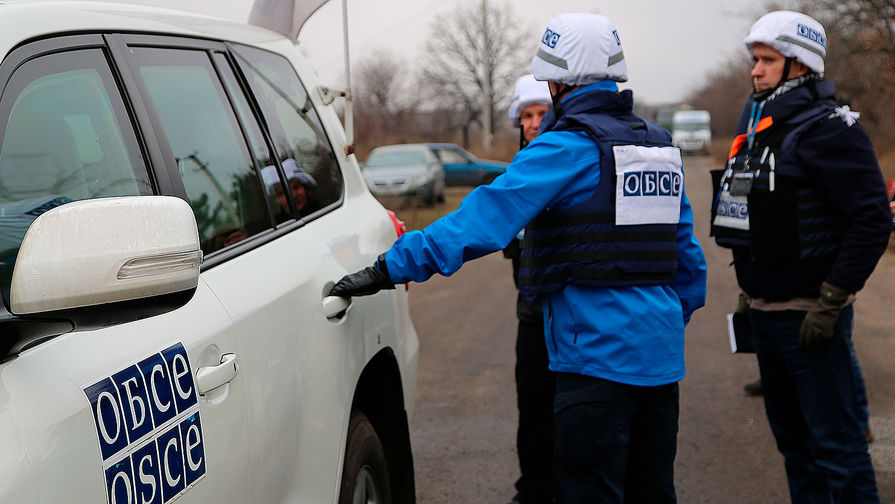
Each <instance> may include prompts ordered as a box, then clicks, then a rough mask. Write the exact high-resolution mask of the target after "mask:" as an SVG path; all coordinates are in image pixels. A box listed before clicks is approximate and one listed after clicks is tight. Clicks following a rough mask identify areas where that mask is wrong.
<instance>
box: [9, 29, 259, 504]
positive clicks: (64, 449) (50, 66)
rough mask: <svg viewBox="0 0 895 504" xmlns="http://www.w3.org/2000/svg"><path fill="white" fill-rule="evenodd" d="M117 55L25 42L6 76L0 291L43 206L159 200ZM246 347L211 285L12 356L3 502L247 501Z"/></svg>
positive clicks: (93, 40) (81, 43)
mask: <svg viewBox="0 0 895 504" xmlns="http://www.w3.org/2000/svg"><path fill="white" fill-rule="evenodd" d="M108 61H109V55H108V53H107V52H106V51H105V49H104V41H103V39H102V37H100V36H89V35H83V36H75V37H64V38H60V39H53V40H44V41H41V42H39V43H36V44H33V48H32V46H28V45H26V46H23V47H22V48H20V49H18V50H17V51H16V52H14V53H13V54H12V55H9V56H7V58H6V60H5V61H4V63H3V66H2V67H0V75H3V76H4V77H3V78H4V79H6V82H5V87H4V91H3V95H2V96H0V113H2V114H3V117H2V120H0V124H3V125H5V126H3V128H2V130H0V131H2V149H0V152H2V154H0V181H2V182H3V184H2V186H3V188H2V190H0V280H2V281H4V282H8V278H9V274H10V273H11V269H12V267H13V265H14V263H15V261H14V259H15V254H16V253H17V250H18V246H19V244H20V243H21V239H22V236H23V235H24V232H25V229H26V228H27V227H28V224H29V223H30V221H31V220H33V219H34V218H36V217H37V216H38V215H40V214H41V213H42V212H44V211H46V210H48V209H49V208H52V207H54V206H58V205H60V204H63V203H65V202H68V201H73V200H79V199H86V198H95V197H105V196H128V195H140V194H151V189H150V185H149V177H148V174H147V173H146V169H145V168H144V163H143V160H142V156H141V155H140V151H139V148H138V147H137V146H138V145H139V144H138V142H137V139H136V135H135V133H134V130H133V127H132V120H131V118H130V117H129V116H128V113H127V108H126V107H125V105H124V101H123V100H122V97H121V96H120V94H119V89H120V87H119V86H120V84H119V83H118V82H117V81H116V79H115V77H114V74H113V72H112V71H111V70H110V68H109V66H108ZM29 202H34V204H30V203H29ZM41 202H42V203H41ZM13 209H15V211H12V210H13ZM91 225H96V223H91ZM7 254H9V255H7ZM72 267H77V265H76V264H73V265H72ZM3 279H7V280H3ZM8 286H9V285H8V284H5V285H4V289H8ZM5 293H6V295H8V290H6V291H5ZM7 303H8V298H7ZM4 317H7V318H8V317H9V314H8V313H6V312H5V309H0V318H4ZM4 327H11V326H10V325H5V326H4ZM5 336H7V337H12V335H11V334H9V333H7V334H5ZM236 352H237V345H236V337H235V330H234V328H233V326H232V324H231V321H230V318H229V316H228V314H227V312H226V311H225V310H224V309H223V307H222V306H221V304H220V302H219V300H218V299H217V298H216V297H215V296H214V295H213V294H212V293H211V291H210V289H209V288H208V286H207V285H206V284H205V282H204V281H201V280H200V282H199V285H198V288H197V290H196V293H195V296H194V297H193V298H192V300H191V301H190V302H189V303H187V304H186V305H185V306H184V307H182V308H180V309H178V310H175V311H173V312H169V313H167V314H164V315H161V316H158V317H155V318H150V319H145V320H140V321H136V322H130V323H124V324H120V325H114V326H110V327H105V328H102V329H99V330H94V331H84V332H76V333H70V334H62V335H60V336H57V337H55V338H52V339H49V340H46V341H38V342H35V343H34V344H33V345H31V347H30V348H26V349H24V350H23V351H21V352H19V353H17V354H15V355H11V356H9V358H8V359H7V360H5V361H4V362H2V363H0V439H3V440H4V441H3V443H4V448H3V450H0V453H2V454H3V455H2V456H0V501H2V502H46V503H56V502H72V501H77V502H109V503H113V502H119V503H120V502H141V503H167V502H171V501H172V500H174V499H178V502H183V503H184V504H188V503H193V502H195V503H199V502H233V501H237V502H244V501H246V499H247V491H246V487H247V485H246V483H247V472H248V470H247V464H248V453H247V452H248V443H247V427H246V413H245V391H244V380H242V379H241V377H240V374H239V372H238V355H236ZM197 376H205V379H204V380H197V378H196V377H197ZM200 381H201V382H202V383H204V387H205V388H206V389H207V390H200V389H199V382H200ZM203 392H204V393H203ZM7 448H8V449H7Z"/></svg>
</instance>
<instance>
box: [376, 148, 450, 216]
mask: <svg viewBox="0 0 895 504" xmlns="http://www.w3.org/2000/svg"><path fill="white" fill-rule="evenodd" d="M363 172H364V179H366V181H367V186H368V187H369V188H370V191H372V192H373V194H375V195H377V196H403V197H406V198H417V199H421V200H423V202H425V203H426V204H428V205H433V204H435V203H436V202H438V203H443V202H444V196H445V195H444V191H445V173H444V169H443V168H442V166H441V161H440V160H439V159H438V157H437V156H436V155H435V153H434V152H432V149H430V148H429V147H428V146H427V145H426V144H400V145H384V146H382V147H376V148H375V149H373V150H372V151H371V152H370V155H369V156H367V161H366V163H364V170H363Z"/></svg>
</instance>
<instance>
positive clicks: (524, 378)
mask: <svg viewBox="0 0 895 504" xmlns="http://www.w3.org/2000/svg"><path fill="white" fill-rule="evenodd" d="M551 105H553V100H552V98H551V97H550V90H549V89H548V87H547V83H546V82H543V81H538V80H535V78H534V75H531V74H528V75H524V76H522V77H520V78H519V80H517V81H516V86H515V88H514V90H513V102H512V103H511V104H510V108H509V110H508V111H507V115H508V116H509V118H510V122H511V123H512V124H513V126H516V127H518V128H519V148H520V149H522V148H525V146H526V145H528V143H529V142H531V141H532V140H534V139H535V137H537V136H538V127H539V126H540V125H541V119H542V118H543V117H544V114H546V113H547V111H548V110H550V106H551ZM521 244H522V237H521V235H520V236H517V237H516V239H514V240H513V241H511V242H510V244H509V246H507V248H505V249H504V250H503V254H504V257H506V258H508V259H512V261H513V281H514V282H516V283H517V284H518V278H519V256H520V254H521V250H522V249H521ZM516 317H517V318H518V319H519V329H518V331H517V333H516V369H515V374H516V400H517V405H518V407H519V430H518V431H517V432H516V451H517V453H518V455H519V470H520V471H521V473H522V474H521V475H520V476H519V479H518V480H516V496H515V497H513V500H512V501H511V502H510V504H541V503H549V502H552V501H553V488H552V486H553V442H554V437H555V434H554V426H553V392H554V387H553V380H554V378H553V373H551V372H550V370H549V369H548V368H547V365H548V360H547V343H546V341H545V340H544V314H543V312H542V311H541V307H540V305H538V304H536V303H533V302H531V301H529V300H526V299H525V297H524V296H522V295H521V294H519V295H518V297H517V299H516Z"/></svg>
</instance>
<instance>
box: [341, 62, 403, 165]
mask: <svg viewBox="0 0 895 504" xmlns="http://www.w3.org/2000/svg"><path fill="white" fill-rule="evenodd" d="M407 73H408V72H407V71H406V66H405V64H404V62H403V61H402V60H400V59H399V58H397V57H395V56H394V55H393V54H391V53H389V52H377V53H375V54H374V55H373V56H372V57H371V58H369V59H366V60H364V61H363V62H361V63H360V64H358V65H357V69H356V70H355V81H356V83H355V86H354V91H353V95H354V96H353V100H354V105H355V112H354V113H355V130H356V131H357V138H358V147H359V151H366V150H368V149H369V148H372V147H375V146H376V145H380V144H382V143H384V142H400V143H404V142H406V141H407V140H408V138H409V137H408V135H409V134H410V133H411V132H412V131H413V130H414V127H413V125H412V124H411V123H412V121H413V116H414V112H415V110H416V108H417V103H418V98H417V96H416V94H414V93H412V92H411V91H410V90H409V89H408V87H409V86H408V84H407V82H408V81H407V80H408V75H407Z"/></svg>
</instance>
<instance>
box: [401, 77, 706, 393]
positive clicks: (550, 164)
mask: <svg viewBox="0 0 895 504" xmlns="http://www.w3.org/2000/svg"><path fill="white" fill-rule="evenodd" d="M617 91H618V88H617V85H616V84H615V83H614V82H612V81H601V82H597V83H594V84H591V85H588V86H586V87H583V88H581V89H578V90H576V91H575V92H573V93H571V94H570V95H569V96H568V97H566V98H565V100H570V99H573V98H575V97H578V99H582V98H584V99H586V98H587V96H583V95H585V94H588V93H606V92H613V93H614V92H617ZM565 100H564V101H565ZM599 180H600V154H599V150H598V149H597V146H596V144H595V142H594V141H593V140H592V139H591V138H590V137H589V136H588V134H587V133H585V132H581V131H547V132H543V133H541V134H540V135H538V137H537V138H535V139H534V140H533V141H532V142H531V143H530V144H529V145H528V146H527V147H526V148H525V149H522V150H521V151H520V152H519V153H518V154H516V156H515V158H514V159H513V161H512V163H511V164H510V165H509V166H508V167H507V170H506V172H505V173H504V174H503V175H501V176H500V177H498V178H497V179H495V180H494V181H493V182H492V183H491V184H489V185H487V186H481V187H478V188H476V189H475V190H474V191H472V192H470V193H469V195H467V196H466V198H464V199H463V202H462V203H461V205H460V208H458V209H457V210H456V211H454V212H452V213H450V214H448V215H445V216H444V217H442V218H441V219H438V220H437V221H435V222H433V223H432V224H430V225H429V226H427V227H426V228H425V229H423V230H420V231H412V232H409V233H406V234H405V235H403V236H402V237H401V238H399V239H398V241H396V242H395V244H394V245H393V246H392V248H391V249H389V251H388V252H387V253H386V256H385V260H386V266H387V268H388V272H389V276H390V278H391V280H392V281H393V282H394V283H406V282H409V281H417V282H422V281H424V280H426V279H428V278H429V277H430V276H432V275H433V274H435V273H440V274H442V275H451V274H453V273H454V272H455V271H457V270H459V269H460V266H462V264H463V263H464V262H465V261H468V260H471V259H475V258H478V257H481V256H483V255H486V254H489V253H491V252H495V251H498V250H501V249H503V248H504V247H505V246H506V245H507V244H508V243H509V242H510V240H512V239H513V238H514V237H515V236H516V234H517V233H518V232H519V230H521V229H522V228H523V227H524V226H525V225H526V224H528V222H529V221H531V220H532V219H533V218H534V217H535V216H536V215H538V214H539V213H540V212H541V211H542V210H544V209H546V208H567V207H571V206H575V205H578V204H580V203H582V202H584V201H585V200H587V199H588V198H590V197H591V196H592V195H593V194H594V191H595V189H596V187H597V184H598V183H599ZM678 261H679V269H678V274H677V277H676V279H675V281H674V282H673V283H672V284H670V285H664V286H648V287H625V288H599V287H586V286H576V285H569V286H567V287H565V288H563V289H562V290H561V291H558V292H555V293H552V294H550V295H548V296H545V299H544V300H543V304H544V307H545V310H544V325H545V327H544V329H545V335H546V338H547V350H548V353H549V357H550V369H551V370H553V371H558V372H566V373H578V374H583V375H588V376H594V377H597V378H603V379H607V380H611V381H615V382H619V383H626V384H630V385H639V386H657V385H665V384H668V383H673V382H676V381H679V380H680V379H682V378H683V377H684V374H685V368H684V326H685V325H686V324H687V322H688V321H689V319H690V315H691V314H692V313H693V311H694V310H696V309H697V308H699V307H701V306H703V305H704V304H705V285H706V263H705V258H704V256H703V254H702V249H701V248H700V246H699V243H698V242H697V241H696V237H695V236H694V235H693V212H692V209H691V208H690V203H689V201H688V200H687V198H686V195H684V197H683V198H681V217H680V223H679V225H678Z"/></svg>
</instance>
